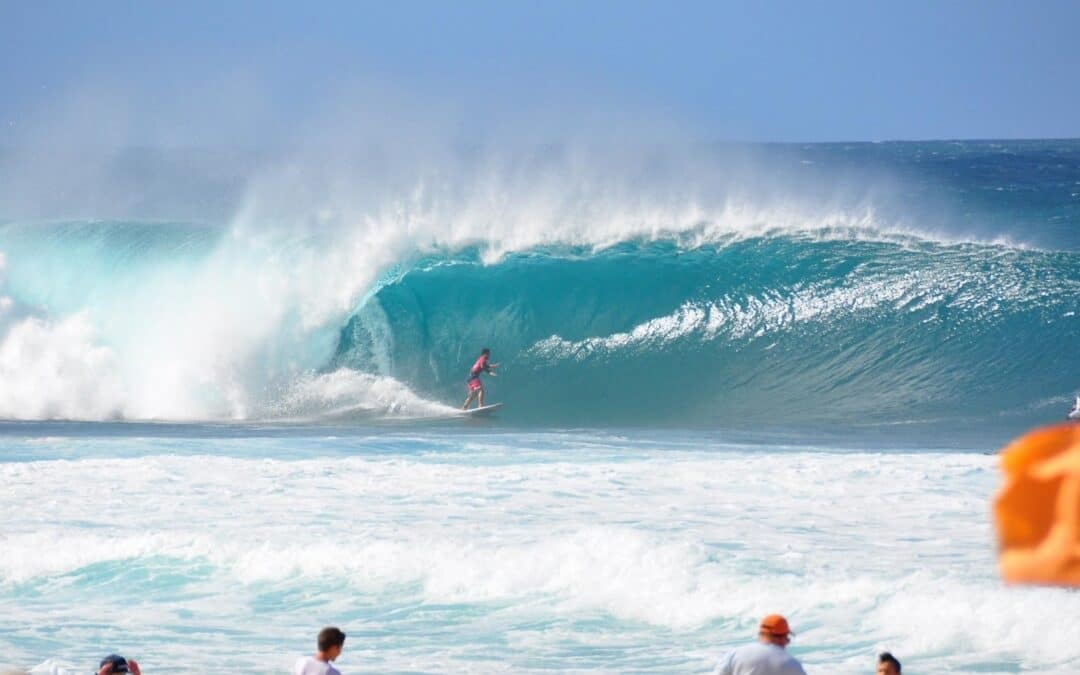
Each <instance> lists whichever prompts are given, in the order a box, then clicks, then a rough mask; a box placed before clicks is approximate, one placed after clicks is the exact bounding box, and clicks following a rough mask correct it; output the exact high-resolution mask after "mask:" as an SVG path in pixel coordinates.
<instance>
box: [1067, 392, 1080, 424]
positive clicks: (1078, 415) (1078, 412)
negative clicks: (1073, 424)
mask: <svg viewBox="0 0 1080 675" xmlns="http://www.w3.org/2000/svg"><path fill="white" fill-rule="evenodd" d="M1069 419H1071V420H1080V396H1077V397H1076V403H1074V404H1073V409H1072V410H1070V411H1069Z"/></svg>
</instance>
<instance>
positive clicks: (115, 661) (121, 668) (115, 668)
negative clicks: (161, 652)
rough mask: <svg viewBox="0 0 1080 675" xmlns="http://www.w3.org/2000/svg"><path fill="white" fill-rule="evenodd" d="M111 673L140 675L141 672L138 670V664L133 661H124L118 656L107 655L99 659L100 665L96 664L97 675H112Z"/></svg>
mask: <svg viewBox="0 0 1080 675" xmlns="http://www.w3.org/2000/svg"><path fill="white" fill-rule="evenodd" d="M112 673H131V675H142V671H141V670H139V664H138V663H137V662H136V661H135V659H125V658H124V657H123V656H120V655H119V654H109V655H108V656H106V657H105V658H103V659H101V663H99V664H98V675H112Z"/></svg>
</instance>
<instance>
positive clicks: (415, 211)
mask: <svg viewBox="0 0 1080 675" xmlns="http://www.w3.org/2000/svg"><path fill="white" fill-rule="evenodd" d="M742 152H743V153H744V155H745V156H744V157H743V158H742V159H739V160H738V161H736V160H731V161H729V162H727V163H726V164H725V163H719V164H718V163H716V162H713V161H712V160H708V161H706V160H705V159H701V157H696V158H695V159H694V161H689V160H685V161H684V160H683V159H679V158H678V157H675V158H674V159H673V158H672V157H670V156H666V155H665V156H659V155H658V156H652V155H648V156H643V157H641V158H637V159H634V158H633V157H631V156H630V155H627V156H626V157H623V158H622V159H623V160H625V161H622V163H621V164H620V163H619V162H615V161H611V162H606V163H604V164H603V165H594V163H592V160H591V159H589V158H588V157H585V158H582V157H579V156H577V155H574V154H573V153H563V152H558V151H551V152H547V153H541V155H539V156H537V157H533V158H531V159H530V160H529V161H519V162H510V161H505V162H503V163H499V162H494V163H487V162H486V160H484V159H482V158H479V157H476V158H473V159H470V160H469V161H468V162H464V163H460V164H453V163H450V164H443V165H440V166H439V167H437V168H436V169H433V170H432V171H431V172H429V173H428V174H426V175H422V176H421V179H420V180H419V181H415V180H414V179H413V175H412V173H410V172H409V171H406V170H394V171H382V170H381V169H379V168H378V167H375V168H372V167H370V166H364V167H361V168H359V169H357V168H355V167H354V168H349V167H346V168H341V167H336V166H335V167H330V168H327V169H326V173H323V174H320V173H318V169H317V168H316V165H315V164H310V165H306V168H305V165H293V164H288V165H286V166H284V167H279V168H277V169H267V170H265V171H262V172H261V173H257V174H255V175H252V176H250V177H249V178H248V179H247V182H246V183H245V186H244V189H243V190H242V191H241V192H240V193H238V194H237V195H235V199H236V203H235V204H233V205H232V210H233V212H234V214H235V215H234V216H232V217H231V219H230V220H229V222H228V224H227V225H222V226H207V225H192V224H188V223H168V222H162V221H160V219H152V218H150V217H142V218H131V219H126V220H125V219H117V218H113V219H108V220H87V219H85V218H82V219H73V218H66V219H59V220H56V219H54V220H49V221H44V220H32V219H25V218H24V219H20V218H18V217H15V216H11V215H6V216H4V217H5V218H6V219H7V220H6V224H4V225H2V226H0V253H2V254H3V256H4V257H3V262H4V265H3V270H2V272H3V278H2V280H0V380H2V381H3V382H4V387H2V388H0V417H2V418H15V419H83V420H101V419H168V420H229V419H231V420H265V419H279V420H280V419H287V420H312V419H325V418H335V419H337V418H344V419H357V418H363V419H367V418H382V417H387V416H391V417H404V418H417V417H421V418H426V417H433V416H434V417H438V416H444V415H448V414H450V413H451V412H452V409H451V406H456V405H457V404H459V403H460V399H461V398H462V396H463V391H464V387H463V380H464V378H465V374H466V370H467V368H468V366H469V364H470V363H471V362H472V360H473V359H474V358H475V355H476V353H477V352H478V351H479V349H480V348H481V347H483V346H489V347H491V348H492V349H493V350H494V353H495V354H496V359H497V360H499V361H502V362H503V364H504V367H503V369H502V370H501V372H500V375H501V376H500V377H499V378H498V379H493V380H489V382H490V393H491V396H492V398H494V399H497V400H502V401H505V402H506V403H507V404H508V405H507V407H506V410H505V415H504V416H503V419H504V420H508V421H513V422H516V423H523V424H532V423H536V424H544V425H625V424H647V425H665V424H677V425H702V426H713V425H723V426H732V425H734V426H738V425H752V426H755V427H757V426H761V425H763V424H767V425H789V424H790V425H797V426H804V425H814V424H827V425H834V424H836V423H842V424H844V425H858V424H871V425H890V424H904V423H936V422H944V423H951V424H954V425H955V424H970V423H976V424H989V423H998V422H1000V423H1002V424H1007V425H1010V426H1017V427H1019V426H1022V425H1024V424H1031V423H1036V422H1039V421H1046V420H1055V419H1059V418H1060V417H1061V415H1062V414H1063V408H1064V407H1065V406H1066V405H1068V403H1069V397H1070V396H1071V395H1072V393H1073V392H1074V391H1075V389H1074V388H1075V387H1077V386H1080V359H1078V358H1077V350H1076V345H1077V344H1078V338H1080V323H1078V322H1080V319H1078V312H1080V306H1078V305H1080V301H1078V298H1080V240H1078V239H1077V234H1076V233H1077V232H1080V228H1078V226H1080V211H1078V210H1077V204H1080V201H1078V198H1080V192H1077V187H1076V186H1077V185H1080V143H1078V142H1057V141H1045V142H1031V143H1008V144H994V143H983V144H957V143H929V144H883V145H875V144H856V145H837V146H830V145H814V146H804V147H797V146H781V147H778V148H771V149H761V148H758V149H752V150H747V149H744V150H743V151H742ZM755 153H756V154H755ZM732 154H734V151H732ZM604 157H607V155H604ZM620 157H621V156H620ZM624 165H625V166H624ZM627 167H629V168H627ZM148 171H149V170H148ZM350 172H351V173H350ZM149 173H153V171H149ZM170 175H172V174H170ZM867 176H872V178H867ZM199 185H201V183H200V184H199ZM230 185H232V184H231V183H230ZM357 186H362V187H363V189H359V188H358V187H357ZM883 186H885V187H883ZM157 187H158V188H160V187H161V186H160V185H158V186H157ZM189 187H190V186H189ZM177 190H178V192H177V194H187V193H186V192H185V191H184V190H182V189H181V188H180V187H178V188H177ZM215 194H216V193H215ZM222 199H224V198H222ZM100 201H101V200H100V199H99V200H97V202H100ZM220 201H221V200H217V201H215V204H217V205H218V206H217V207H215V208H218V207H220V204H218V202H220ZM97 202H95V203H97ZM13 205H16V202H13V201H8V202H4V203H0V215H3V213H4V209H5V208H6V209H8V210H9V211H10V213H15V211H13V210H11V209H14V208H15V206H13ZM65 208H68V207H65ZM72 208H73V207H72ZM158 215H160V214H158Z"/></svg>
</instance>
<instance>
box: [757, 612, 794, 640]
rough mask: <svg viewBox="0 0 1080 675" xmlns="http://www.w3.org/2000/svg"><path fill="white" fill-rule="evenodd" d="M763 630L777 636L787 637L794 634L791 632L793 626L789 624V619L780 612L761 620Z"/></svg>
mask: <svg viewBox="0 0 1080 675" xmlns="http://www.w3.org/2000/svg"><path fill="white" fill-rule="evenodd" d="M761 632H762V633H768V634H769V635H776V636H777V637H785V636H787V635H794V634H795V633H792V632H791V628H789V627H788V625H787V619H785V618H784V617H782V616H780V615H779V614H770V615H769V616H767V617H765V618H764V619H762V620H761Z"/></svg>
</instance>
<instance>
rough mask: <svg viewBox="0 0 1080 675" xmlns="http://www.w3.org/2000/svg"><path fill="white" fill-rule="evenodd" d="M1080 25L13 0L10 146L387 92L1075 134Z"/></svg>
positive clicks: (646, 121) (547, 119)
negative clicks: (62, 127) (80, 127)
mask: <svg viewBox="0 0 1080 675" xmlns="http://www.w3.org/2000/svg"><path fill="white" fill-rule="evenodd" d="M1078 27H1080V2H1050V1H1039V2H944V1H943V2H895V3H879V2H842V3H838V2H824V3H819V2H754V3H749V2H747V3H726V2H700V3H699V2H686V3H667V2H501V3H495V2H470V3H466V2H461V3H456V2H432V3H427V2H395V3H370V4H368V3H357V2H317V3H300V2H295V3H242V2H224V3H218V2H173V3H164V2H96V3H79V2H67V3H56V2H23V1H20V0H0V92H2V95H0V129H2V132H0V142H3V141H5V140H6V141H8V142H10V141H12V140H18V139H19V138H20V137H21V136H22V134H23V130H24V129H26V128H28V127H32V126H33V125H34V124H35V122H36V121H38V120H40V119H42V118H43V117H47V116H49V115H50V114H53V113H54V112H55V111H56V110H57V109H59V108H63V107H65V106H66V107H67V108H69V109H73V110H74V112H71V110H69V112H67V113H66V114H67V115H68V116H71V115H72V114H74V115H76V116H78V115H79V114H80V113H79V109H80V108H81V107H86V108H93V110H91V111H89V112H87V115H88V116H90V118H91V119H92V118H93V115H98V116H100V117H102V118H116V117H121V116H122V117H124V119H125V120H126V125H127V126H126V127H125V128H126V132H125V135H126V138H127V139H128V140H132V141H150V142H152V141H154V140H161V139H162V138H163V134H164V136H165V137H167V138H168V139H169V140H170V141H172V142H177V143H193V144H194V143H202V144H208V143H209V144H214V143H222V142H229V141H230V140H237V141H242V142H247V143H258V142H259V140H260V139H261V138H264V137H267V136H273V135H278V134H280V133H282V132H283V130H287V129H290V128H293V127H295V126H297V125H303V124H304V123H305V121H307V120H311V119H313V118H317V117H318V116H319V115H320V113H321V111H322V110H324V109H326V108H332V107H336V108H339V109H340V108H342V107H344V108H346V109H347V108H348V106H350V105H354V104H357V102H358V101H361V105H364V104H366V105H373V104H372V103H371V101H367V102H366V103H363V100H364V99H365V98H367V99H377V98H382V97H390V98H394V99H395V100H396V101H397V103H396V104H395V105H396V106H397V107H394V106H391V107H389V108H387V110H388V112H386V117H387V118H393V117H394V116H395V115H397V114H398V113H397V112H396V111H400V110H402V109H409V110H412V111H426V112H427V114H430V115H431V116H432V117H436V116H439V115H443V114H448V115H452V116H453V117H454V118H455V119H456V120H457V127H456V128H457V129H458V130H459V131H461V132H462V133H463V134H464V135H466V136H468V135H470V134H473V135H481V134H483V132H484V129H486V128H488V127H490V126H493V125H499V124H502V125H504V126H507V125H508V126H510V127H513V126H514V125H517V126H518V127H519V128H521V129H522V132H523V133H528V132H529V131H534V132H535V133H536V135H537V136H539V137H544V136H545V135H547V136H557V135H558V134H559V130H560V129H562V128H575V127H576V128H580V127H582V126H586V127H587V126H588V125H590V124H591V125H595V126H596V127H605V126H608V125H609V124H611V125H613V124H624V125H625V124H628V123H629V124H641V125H656V126H659V127H665V128H667V127H670V128H677V129H679V130H680V132H681V133H684V134H687V135H688V136H690V137H692V138H695V139H700V140H757V141H817V140H884V139H923V138H1012V137H1075V136H1080V84H1078V83H1080V39H1078V37H1077V35H1076V33H1077V29H1078ZM98 92H106V94H102V95H101V96H100V97H99V96H98V95H97V93H98ZM388 92H392V93H388ZM87 101H91V103H87ZM101 101H104V103H101ZM117 101H122V105H120V104H118V103H117ZM98 103H101V104H100V105H98ZM115 106H120V108H122V113H121V112H116V111H117V110H119V108H116V107H115ZM418 114H419V113H418ZM507 120H513V122H510V123H507ZM582 120H588V122H587V123H585V124H584V125H583V123H582ZM628 120H632V122H627V121H628ZM163 130H164V131H163Z"/></svg>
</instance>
